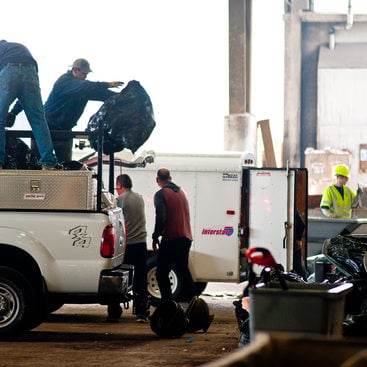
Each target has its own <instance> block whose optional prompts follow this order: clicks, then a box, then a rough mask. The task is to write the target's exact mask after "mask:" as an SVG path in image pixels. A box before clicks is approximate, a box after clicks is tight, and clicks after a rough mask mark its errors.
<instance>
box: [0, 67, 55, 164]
mask: <svg viewBox="0 0 367 367" xmlns="http://www.w3.org/2000/svg"><path fill="white" fill-rule="evenodd" d="M16 98H18V100H19V101H20V103H21V104H22V106H23V110H24V112H25V114H26V116H27V119H28V121H29V124H30V125H31V128H32V131H33V135H34V138H35V139H36V142H37V145H38V149H39V154H40V156H41V163H42V165H43V166H46V167H52V166H55V165H56V163H57V159H56V156H55V154H54V152H53V150H54V148H53V145H52V140H51V135H50V131H49V129H48V125H47V122H46V119H45V113H44V109H43V104H42V97H41V91H40V86H39V79H38V74H37V71H36V69H35V67H34V66H30V65H25V66H6V67H4V68H3V69H2V70H1V71H0V165H3V164H4V160H5V124H6V116H7V114H8V110H9V106H10V105H11V104H12V103H13V102H14V100H15V99H16Z"/></svg>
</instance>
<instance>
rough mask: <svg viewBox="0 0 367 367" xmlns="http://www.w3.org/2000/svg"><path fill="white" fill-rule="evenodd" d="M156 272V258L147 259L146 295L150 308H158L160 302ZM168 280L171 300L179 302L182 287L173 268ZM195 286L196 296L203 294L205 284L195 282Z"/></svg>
mask: <svg viewBox="0 0 367 367" xmlns="http://www.w3.org/2000/svg"><path fill="white" fill-rule="evenodd" d="M156 270H157V258H156V257H155V256H153V257H151V258H149V259H148V261H147V282H148V294H149V296H150V303H151V304H152V306H158V304H159V302H160V300H161V293H160V291H159V287H158V282H157V278H156V276H155V272H156ZM169 279H170V282H171V289H172V295H173V299H174V300H175V301H181V295H182V293H183V285H182V282H181V280H180V278H179V277H178V275H177V273H176V271H175V267H173V269H172V270H171V271H170V273H169ZM195 285H196V290H197V295H198V296H199V295H200V294H201V292H203V291H204V289H205V288H206V286H207V283H206V282H196V283H195Z"/></svg>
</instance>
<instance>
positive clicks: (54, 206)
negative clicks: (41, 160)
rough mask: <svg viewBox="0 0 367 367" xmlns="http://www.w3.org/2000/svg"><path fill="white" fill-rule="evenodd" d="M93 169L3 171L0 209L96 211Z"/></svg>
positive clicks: (0, 171)
mask: <svg viewBox="0 0 367 367" xmlns="http://www.w3.org/2000/svg"><path fill="white" fill-rule="evenodd" d="M93 175H94V172H92V171H42V170H39V171H38V170H10V169H9V170H5V169H3V170H0V209H20V210H22V209H30V210H88V211H91V210H95V208H96V204H95V202H96V188H97V183H96V179H95V178H93Z"/></svg>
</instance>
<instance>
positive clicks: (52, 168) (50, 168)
mask: <svg viewBox="0 0 367 367" xmlns="http://www.w3.org/2000/svg"><path fill="white" fill-rule="evenodd" d="M63 169H64V167H63V165H62V164H61V163H56V165H54V166H42V170H43V171H61V170H63Z"/></svg>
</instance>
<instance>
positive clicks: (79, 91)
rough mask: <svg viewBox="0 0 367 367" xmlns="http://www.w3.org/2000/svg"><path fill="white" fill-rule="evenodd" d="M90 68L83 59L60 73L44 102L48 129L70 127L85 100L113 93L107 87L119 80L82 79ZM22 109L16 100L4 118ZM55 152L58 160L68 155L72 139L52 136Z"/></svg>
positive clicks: (69, 128)
mask: <svg viewBox="0 0 367 367" xmlns="http://www.w3.org/2000/svg"><path fill="white" fill-rule="evenodd" d="M91 71H92V70H91V68H90V66H89V62H88V61H87V60H85V59H77V60H75V61H74V62H73V65H72V68H71V70H68V71H67V72H66V73H65V74H63V75H61V76H60V77H59V78H58V79H57V80H56V82H55V84H54V86H53V88H52V91H51V93H50V95H49V96H48V99H47V101H46V103H45V106H44V107H45V114H46V120H47V123H48V126H49V128H50V130H66V131H71V130H72V128H73V127H74V126H76V124H77V122H78V120H79V118H80V116H81V115H82V114H83V111H84V109H85V106H86V105H87V103H88V101H102V102H104V101H105V100H106V99H107V98H109V97H111V96H113V95H115V94H116V93H115V92H112V91H111V90H109V89H108V88H115V87H119V86H121V85H122V84H123V83H122V82H94V81H89V80H86V78H87V75H88V73H90V72H91ZM21 111H22V105H21V104H19V103H17V104H16V105H15V106H14V108H13V109H12V111H11V112H10V113H9V116H8V120H9V121H10V120H11V119H13V123H14V120H15V116H16V115H17V114H18V113H20V112H21ZM53 143H54V147H55V152H56V156H57V158H58V160H59V161H60V162H69V161H71V159H72V148H73V139H72V138H69V137H66V138H65V137H59V138H57V137H56V138H54V139H53Z"/></svg>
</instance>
